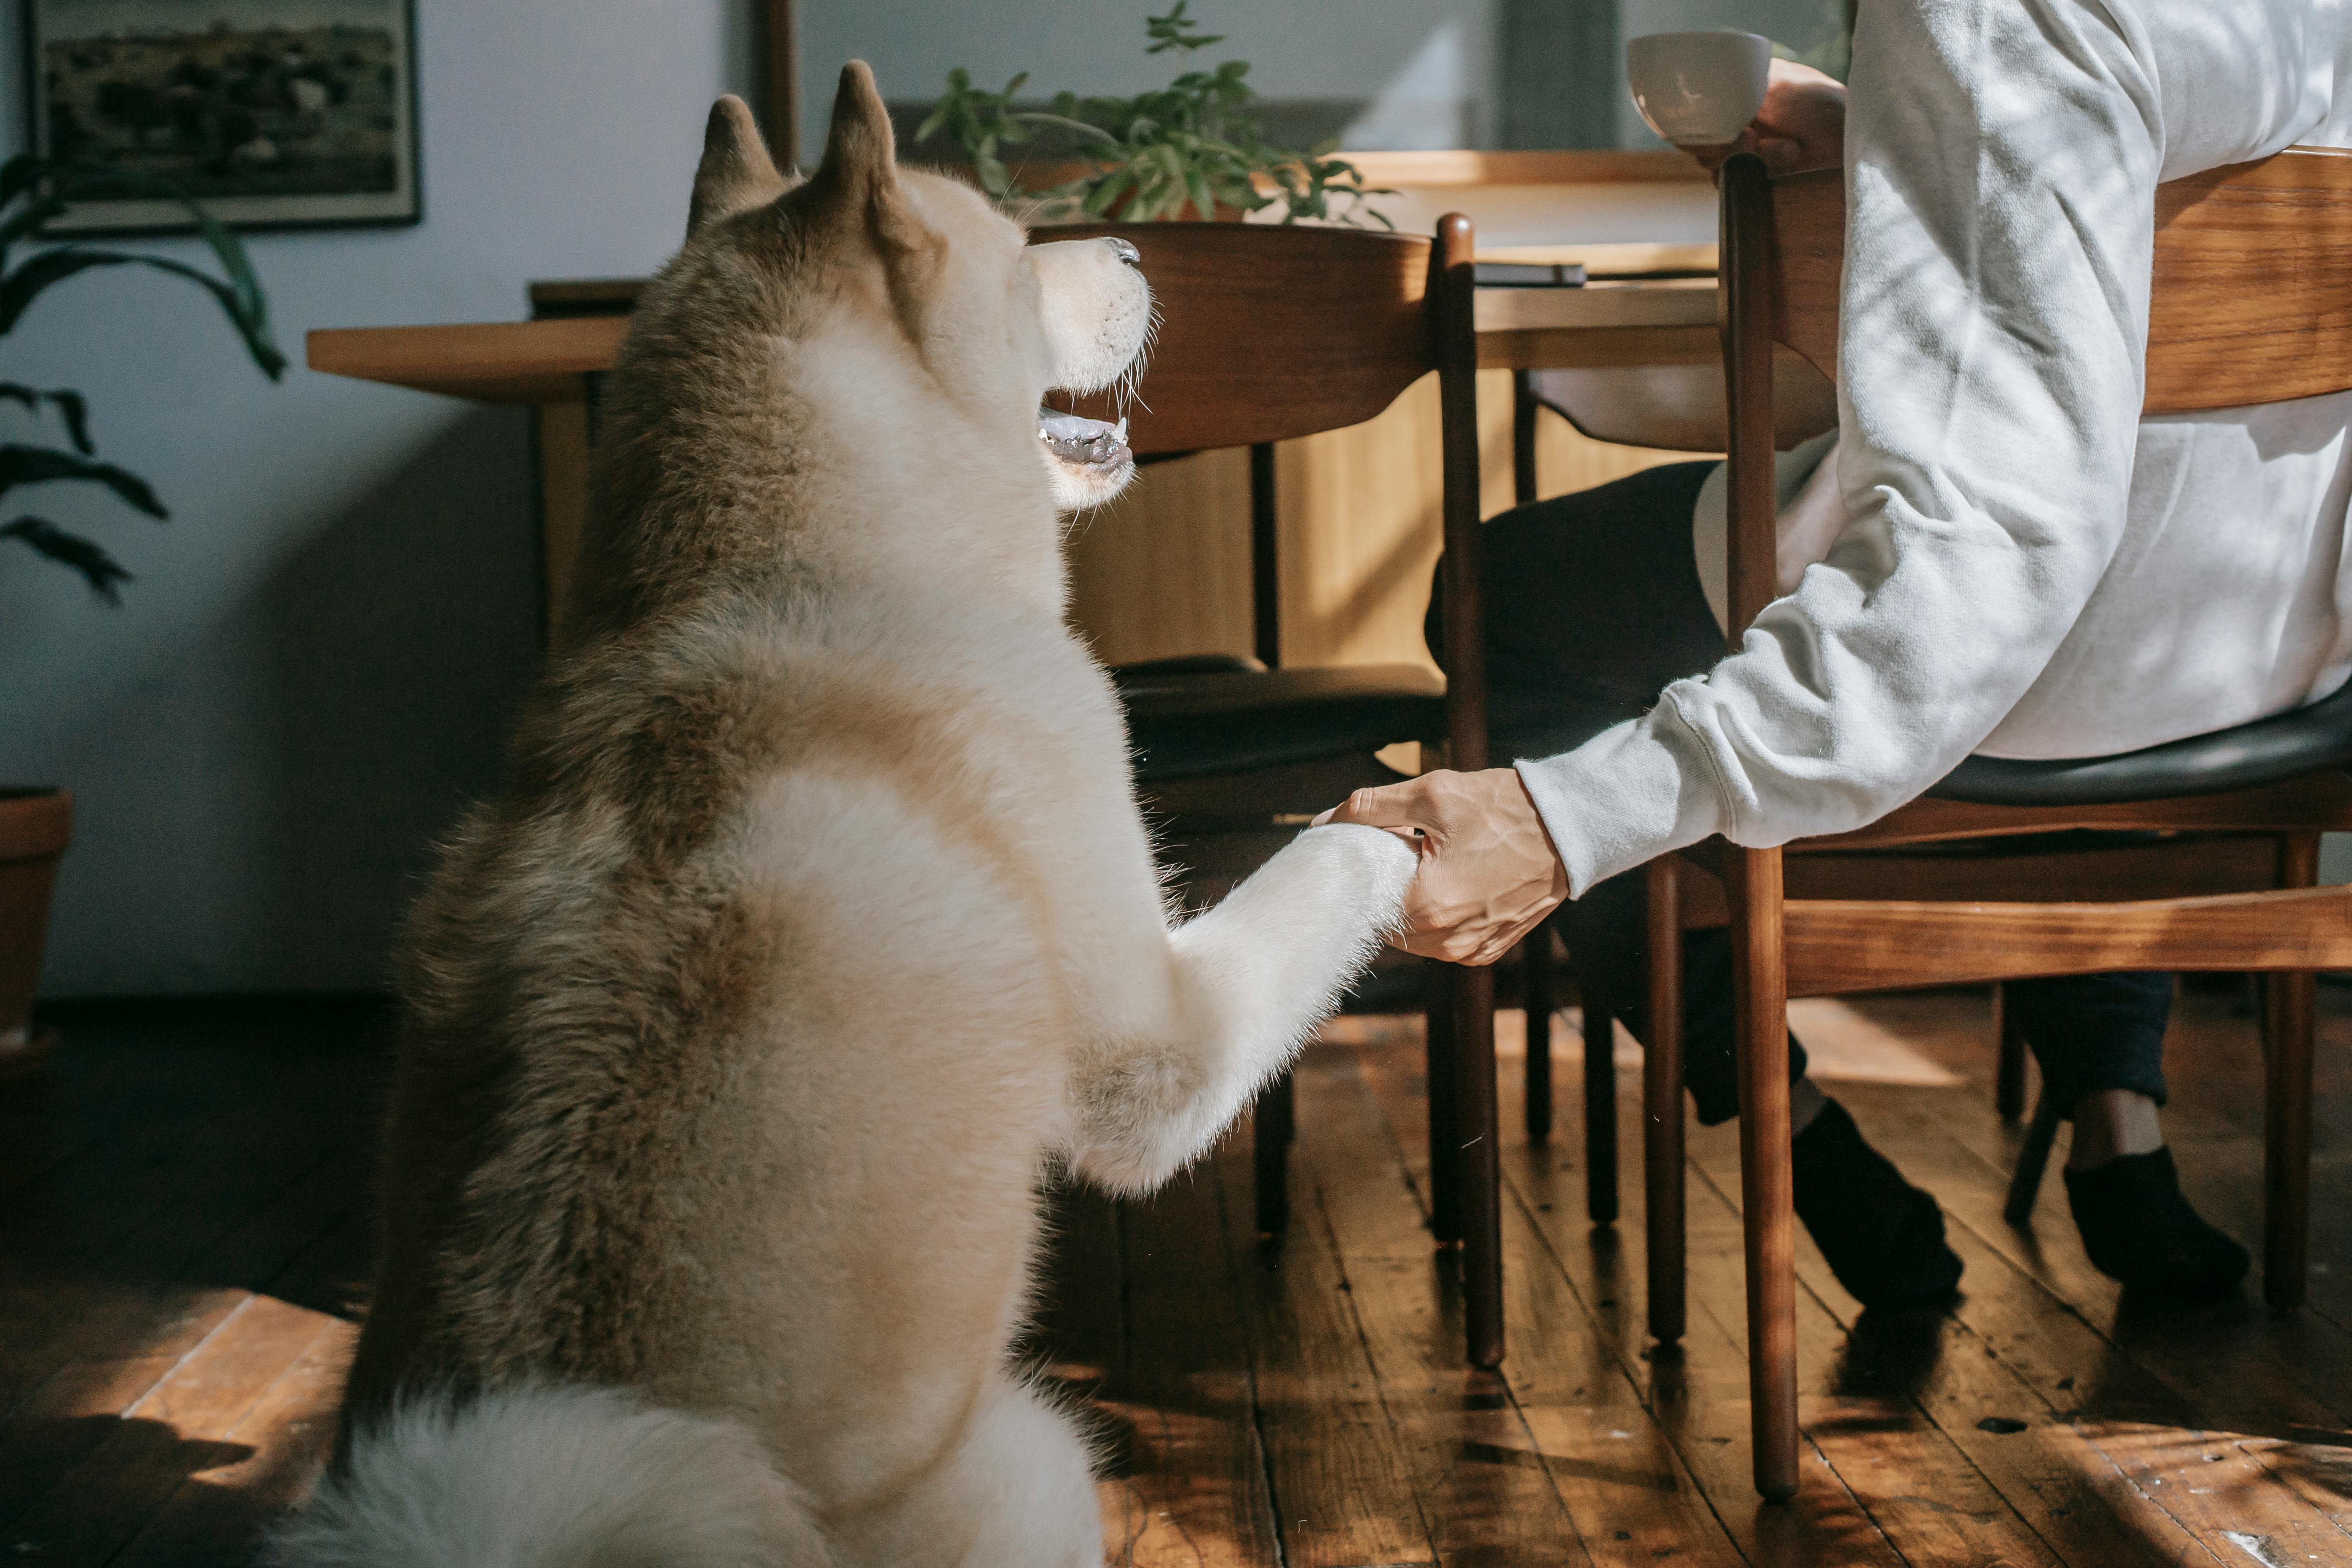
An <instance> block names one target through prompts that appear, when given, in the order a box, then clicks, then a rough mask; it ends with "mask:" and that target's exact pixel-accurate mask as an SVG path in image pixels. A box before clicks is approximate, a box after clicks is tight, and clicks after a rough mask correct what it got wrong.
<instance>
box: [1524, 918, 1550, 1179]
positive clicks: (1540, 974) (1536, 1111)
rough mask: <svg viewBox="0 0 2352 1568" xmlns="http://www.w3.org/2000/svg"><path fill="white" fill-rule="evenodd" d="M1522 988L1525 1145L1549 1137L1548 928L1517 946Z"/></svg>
mask: <svg viewBox="0 0 2352 1568" xmlns="http://www.w3.org/2000/svg"><path fill="white" fill-rule="evenodd" d="M1519 963H1520V965H1521V968H1520V976H1521V984H1522V986H1523V988H1524V991H1525V994H1526V999H1527V1015H1528V1062H1527V1074H1526V1083H1527V1096H1526V1100H1527V1118H1528V1142H1530V1143H1542V1142H1547V1141H1549V1139H1550V1137H1551V1109H1552V1107H1551V1016H1552V1012H1553V1010H1554V998H1553V994H1552V979H1553V976H1554V974H1555V973H1556V971H1555V969H1554V966H1553V961H1552V955H1551V928H1550V927H1549V926H1538V927H1536V929H1535V930H1534V931H1529V932H1528V935H1527V938H1526V940H1524V941H1522V942H1520V943H1519Z"/></svg>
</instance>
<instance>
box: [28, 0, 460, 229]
mask: <svg viewBox="0 0 2352 1568" xmlns="http://www.w3.org/2000/svg"><path fill="white" fill-rule="evenodd" d="M22 3H23V6H24V32H25V57H26V77H27V79H28V81H27V89H28V90H27V91H26V95H25V96H26V103H27V105H28V106H29V109H30V113H31V117H32V123H31V126H30V128H29V130H30V141H31V143H32V146H33V148H34V149H35V151H37V152H38V153H41V154H42V155H43V156H45V157H49V158H55V159H59V160H65V161H74V160H88V161H89V162H91V163H100V164H108V165H112V166H116V167H120V168H122V169H125V170H128V171H130V172H131V174H133V175H134V176H136V175H142V174H143V175H149V176H153V177H155V178H158V179H162V180H167V181H169V182H170V183H171V184H173V185H174V186H177V187H178V188H179V189H181V190H183V191H185V192H186V193H187V194H188V195H192V196H194V197H196V198H197V199H199V200H201V201H202V202H203V203H204V204H205V208H206V210H208V211H209V212H211V213H212V215H213V216H215V217H217V218H219V219H220V220H221V221H222V222H224V223H227V224H230V225H233V226H236V227H239V228H308V227H320V226H349V225H355V224H404V223H415V222H416V221H417V219H418V218H419V217H420V216H423V206H422V204H421V202H420V199H419V195H418V183H417V136H416V15H415V0H22ZM78 194H79V195H86V196H87V198H88V199H78V200H76V201H75V202H74V204H73V205H71V206H70V207H69V208H68V210H67V212H66V213H65V215H64V216H61V217H58V218H57V219H55V220H53V221H52V222H51V223H50V224H49V225H48V226H47V231H48V232H50V233H56V234H102V233H104V234H113V233H124V232H130V231H144V232H149V233H155V232H164V231H169V230H172V229H175V228H176V229H184V228H187V227H189V226H190V225H189V223H188V221H187V213H186V210H185V209H184V207H182V206H181V205H179V204H177V203H176V202H173V201H170V200H168V199H159V198H158V197H157V196H156V195H153V194H152V187H149V186H143V185H142V184H140V183H138V182H137V181H135V180H134V181H131V182H126V183H125V184H122V185H121V186H119V187H117V188H115V189H111V190H110V189H109V188H108V187H107V186H106V185H105V184H104V183H103V182H102V180H100V181H98V182H96V183H94V184H89V185H87V186H84V187H81V188H80V189H79V193H78Z"/></svg>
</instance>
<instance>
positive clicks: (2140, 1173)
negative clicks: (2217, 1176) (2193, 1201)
mask: <svg viewBox="0 0 2352 1568" xmlns="http://www.w3.org/2000/svg"><path fill="white" fill-rule="evenodd" d="M2065 1174H2066V1201H2067V1203H2068V1204H2069V1205H2072V1207H2073V1208H2074V1226H2075V1228H2076V1229H2078V1230H2080V1231H2081V1232H2082V1233H2083V1249H2084V1251H2085V1252H2088V1253H2089V1254H2090V1255H2091V1262H2092V1263H2093V1265H2095V1267H2096V1268H2098V1270H2099V1272H2100V1273H2102V1274H2104V1275H2105V1276H2106V1277H2107V1278H2108V1279H2119V1280H2121V1281H2122V1282H2123V1283H2124V1284H2125V1285H2126V1287H2128V1288H2130V1289H2133V1290H2136V1291H2140V1292H2144V1293H2146V1294H2147V1295H2150V1296H2158V1297H2162V1298H2164V1299H2166V1300H2176V1301H2211V1300H2219V1299H2221V1297H2224V1296H2227V1295H2229V1294H2230V1293H2231V1291H2233V1290H2235V1289H2237V1288H2238V1282H2239V1281H2240V1280H2242V1279H2244V1278H2245V1277H2246V1265H2247V1263H2248V1262H2249V1261H2250V1260H2249V1259H2248V1258H2247V1256H2246V1249H2245V1248H2244V1247H2240V1246H2239V1245H2238V1244H2237V1243H2236V1242H2235V1241H2232V1240H2231V1239H2230V1237H2226V1236H2224V1235H2222V1234H2221V1232H2220V1231H2218V1230H2216V1229H2214V1228H2213V1227H2212V1226H2210V1225H2208V1224H2206V1223H2205V1221H2204V1220H2203V1218H2201V1217H2200V1215H2198V1213H2197V1211H2196V1210H2195V1209H2193V1208H2191V1207H2189V1200H2188V1199H2187V1198H2185V1197H2183V1196H2181V1194H2180V1180H2179V1175H2178V1174H2177V1173H2175V1172H2174V1170H2173V1168H2172V1151H2171V1150H2170V1149H2168V1148H2167V1149H2158V1150H2156V1151H2154V1152H2151V1153H2146V1154H2126V1155H2124V1156H2123V1157H2122V1158H2120V1159H2116V1160H2110V1161H2108V1162H2107V1163H2105V1164H2104V1165H2095V1166H2093V1167H2092V1168H2091V1169H2089V1170H2087V1171H2074V1170H2070V1171H2068V1172H2066V1173H2065Z"/></svg>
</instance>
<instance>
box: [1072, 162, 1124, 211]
mask: <svg viewBox="0 0 2352 1568" xmlns="http://www.w3.org/2000/svg"><path fill="white" fill-rule="evenodd" d="M1134 185H1135V176H1134V175H1133V174H1129V172H1128V171H1127V170H1125V169H1114V170H1113V171H1111V173H1110V174H1109V176H1108V178H1106V179H1104V180H1101V181H1099V182H1098V183H1097V184H1096V185H1095V188H1094V189H1093V190H1092V191H1090V192H1088V193H1087V199H1086V201H1085V202H1084V203H1083V204H1082V205H1083V207H1084V210H1085V212H1086V214H1087V216H1088V217H1108V216H1109V215H1110V209H1111V208H1112V207H1113V206H1115V205H1118V198H1119V197H1121V196H1123V195H1127V193H1128V192H1129V190H1131V189H1132V188H1134Z"/></svg>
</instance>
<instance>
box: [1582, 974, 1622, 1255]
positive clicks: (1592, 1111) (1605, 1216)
mask: <svg viewBox="0 0 2352 1568" xmlns="http://www.w3.org/2000/svg"><path fill="white" fill-rule="evenodd" d="M1584 1213H1585V1217H1587V1218H1588V1219H1590V1220H1591V1222H1592V1223H1593V1224H1595V1225H1615V1224H1616V1223H1617V1021H1616V1020H1615V1019H1614V1018H1612V1017H1611V1016H1610V1015H1609V1010H1608V1009H1607V1008H1605V1007H1601V1006H1598V1005H1595V1004H1593V1003H1592V1002H1590V1001H1587V1002H1586V1003H1585V1004H1584Z"/></svg>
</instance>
